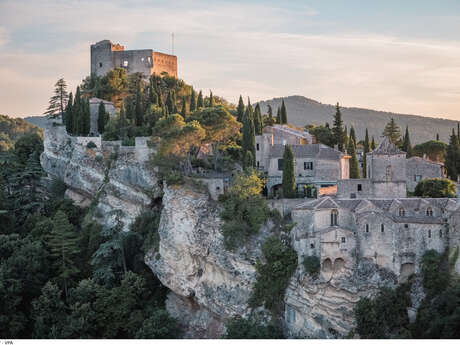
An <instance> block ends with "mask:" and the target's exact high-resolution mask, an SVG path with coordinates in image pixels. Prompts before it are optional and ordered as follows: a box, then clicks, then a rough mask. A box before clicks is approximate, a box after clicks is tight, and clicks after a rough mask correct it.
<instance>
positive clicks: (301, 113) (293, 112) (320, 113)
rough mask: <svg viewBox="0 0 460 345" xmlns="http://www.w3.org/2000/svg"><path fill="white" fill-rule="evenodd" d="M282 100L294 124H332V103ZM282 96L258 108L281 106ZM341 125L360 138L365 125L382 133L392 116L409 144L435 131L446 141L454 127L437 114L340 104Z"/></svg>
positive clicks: (295, 98) (298, 98) (378, 134)
mask: <svg viewBox="0 0 460 345" xmlns="http://www.w3.org/2000/svg"><path fill="white" fill-rule="evenodd" d="M283 99H284V103H285V104H286V109H287V112H288V114H289V118H288V121H289V123H292V124H294V125H296V126H301V127H303V126H305V125H307V124H314V125H324V123H325V122H328V123H329V124H331V125H332V121H333V116H334V114H335V105H330V104H323V103H320V102H317V101H315V100H312V99H309V98H306V97H303V96H289V97H285V98H283ZM281 101H282V98H274V99H271V100H267V101H263V102H260V106H261V108H262V112H263V113H266V112H267V111H268V105H271V107H272V108H273V109H277V108H278V107H280V106H281ZM341 111H342V117H343V121H344V125H346V126H348V128H350V127H352V126H353V127H354V128H355V131H356V135H357V137H358V138H360V139H362V138H364V132H365V131H366V128H368V130H369V135H370V136H371V137H372V136H373V137H375V139H376V140H377V141H378V139H379V138H380V137H381V136H382V128H384V127H385V125H386V124H387V123H388V122H389V121H390V120H391V118H394V120H395V121H396V123H397V124H398V125H399V126H400V127H401V128H403V129H404V128H405V127H406V126H409V130H410V133H411V139H412V143H413V144H419V143H422V142H425V141H429V140H434V139H435V138H436V134H437V133H439V137H440V139H441V140H442V141H444V142H448V141H449V135H450V134H451V132H452V128H457V122H456V121H452V120H445V119H441V118H432V117H424V116H416V115H408V114H407V115H406V114H397V113H391V112H384V111H376V110H371V109H363V108H347V107H341Z"/></svg>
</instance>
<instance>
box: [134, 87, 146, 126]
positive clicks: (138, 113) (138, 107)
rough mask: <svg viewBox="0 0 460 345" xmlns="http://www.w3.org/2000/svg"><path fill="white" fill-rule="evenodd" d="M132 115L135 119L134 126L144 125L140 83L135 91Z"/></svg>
mask: <svg viewBox="0 0 460 345" xmlns="http://www.w3.org/2000/svg"><path fill="white" fill-rule="evenodd" d="M134 114H135V117H136V126H142V125H143V124H144V111H143V106H142V97H141V86H140V83H138V85H137V90H136V103H135V106H134Z"/></svg>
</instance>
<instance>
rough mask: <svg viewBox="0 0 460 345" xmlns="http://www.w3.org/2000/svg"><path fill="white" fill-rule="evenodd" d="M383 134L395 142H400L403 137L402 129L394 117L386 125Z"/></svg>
mask: <svg viewBox="0 0 460 345" xmlns="http://www.w3.org/2000/svg"><path fill="white" fill-rule="evenodd" d="M383 135H384V136H386V137H387V138H388V139H390V140H391V142H392V143H393V144H398V141H399V140H400V139H401V129H400V128H399V126H398V125H397V124H396V122H395V120H394V119H393V118H391V120H390V122H388V123H387V125H386V126H385V129H384V130H383Z"/></svg>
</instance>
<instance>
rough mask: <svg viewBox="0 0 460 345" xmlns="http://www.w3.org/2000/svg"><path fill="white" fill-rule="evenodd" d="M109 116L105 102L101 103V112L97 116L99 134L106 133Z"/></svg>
mask: <svg viewBox="0 0 460 345" xmlns="http://www.w3.org/2000/svg"><path fill="white" fill-rule="evenodd" d="M108 119H109V116H108V114H107V112H106V111H105V106H104V102H102V101H101V103H99V110H98V115H97V129H98V131H99V133H101V134H102V133H104V128H105V124H106V123H107V121H108Z"/></svg>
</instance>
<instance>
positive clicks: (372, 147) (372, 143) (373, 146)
mask: <svg viewBox="0 0 460 345" xmlns="http://www.w3.org/2000/svg"><path fill="white" fill-rule="evenodd" d="M376 148H377V144H376V143H375V140H374V137H372V142H371V150H372V151H374V150H375V149H376Z"/></svg>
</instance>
